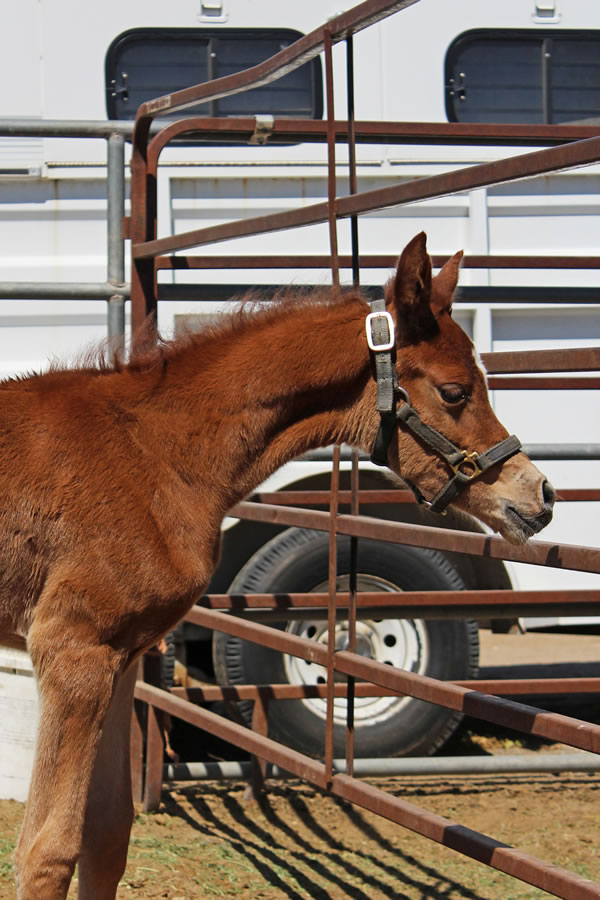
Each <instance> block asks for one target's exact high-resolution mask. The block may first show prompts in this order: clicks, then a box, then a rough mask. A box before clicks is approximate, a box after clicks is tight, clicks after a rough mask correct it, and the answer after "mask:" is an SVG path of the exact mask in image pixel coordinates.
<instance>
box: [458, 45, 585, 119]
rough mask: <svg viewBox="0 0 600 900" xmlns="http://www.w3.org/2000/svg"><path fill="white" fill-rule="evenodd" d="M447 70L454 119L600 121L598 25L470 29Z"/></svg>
mask: <svg viewBox="0 0 600 900" xmlns="http://www.w3.org/2000/svg"><path fill="white" fill-rule="evenodd" d="M445 77H446V113H447V116H448V120H449V121H450V122H497V123H511V124H513V123H522V124H526V125H527V124H528V125H538V124H548V125H551V124H560V123H563V122H571V123H580V124H599V123H600V31H592V30H589V31H567V30H564V31H556V30H552V31H539V30H538V29H537V28H536V29H529V30H525V29H524V30H519V29H516V30H500V29H486V30H483V29H478V30H475V31H467V32H465V33H464V34H461V35H460V36H459V37H457V38H456V39H455V40H454V41H453V42H452V44H451V45H450V47H449V48H448V52H447V54H446V76H445Z"/></svg>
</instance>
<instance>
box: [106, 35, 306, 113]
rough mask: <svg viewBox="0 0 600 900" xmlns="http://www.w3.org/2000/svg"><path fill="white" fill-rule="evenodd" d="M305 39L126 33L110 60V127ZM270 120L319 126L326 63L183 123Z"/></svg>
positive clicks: (209, 106)
mask: <svg viewBox="0 0 600 900" xmlns="http://www.w3.org/2000/svg"><path fill="white" fill-rule="evenodd" d="M301 36H302V35H301V34H300V33H299V32H295V31H290V30H289V29H278V30H277V29H264V28H262V29H246V30H229V31H227V30H219V31H217V30H215V31H210V30H206V29H203V28H198V29H187V28H181V29H160V28H140V29H135V30H133V31H126V32H124V33H123V34H121V35H119V37H117V38H115V40H114V41H113V42H112V44H111V45H110V47H109V49H108V52H107V54H106V108H107V113H108V117H109V119H134V118H135V115H136V112H137V109H138V106H140V104H141V103H144V102H145V101H146V100H152V99H154V98H155V97H160V96H162V95H163V94H170V93H173V92H174V91H177V90H180V89H182V88H186V87H190V86H191V85H194V84H200V83H201V82H204V81H208V80H210V79H212V78H219V77H221V76H223V75H230V74H232V73H234V72H240V71H242V70H243V69H248V68H249V67H250V66H255V65H257V64H258V63H260V62H263V60H265V59H268V58H269V57H270V56H274V55H275V53H278V52H279V51H280V50H282V49H283V48H284V47H288V46H289V45H290V44H292V43H293V42H294V41H296V40H297V39H298V38H299V37H301ZM256 114H270V115H275V116H291V117H294V118H320V117H321V116H322V114H323V89H322V80H321V62H320V60H319V59H314V60H312V61H311V62H309V63H306V65H304V66H301V67H300V68H299V69H295V70H294V71H293V72H290V73H289V74H288V75H285V76H284V77H283V78H280V79H279V80H278V81H274V82H272V83H271V84H268V85H265V86H263V87H260V88H254V90H252V91H246V92H245V93H241V94H234V95H233V96H231V97H223V98H221V99H220V100H215V101H211V102H210V103H203V104H199V105H198V106H195V107H191V108H189V109H186V110H183V111H182V112H180V113H178V116H182V117H183V116H198V115H201V116H202V115H204V116H252V115H256Z"/></svg>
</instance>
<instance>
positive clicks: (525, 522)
mask: <svg viewBox="0 0 600 900" xmlns="http://www.w3.org/2000/svg"><path fill="white" fill-rule="evenodd" d="M506 516H507V518H508V520H509V523H510V524H511V525H512V526H514V527H516V529H517V530H518V532H519V535H520V538H521V540H522V541H527V540H529V538H530V537H533V535H534V534H538V533H539V532H540V531H541V530H542V528H545V527H546V525H548V523H549V522H550V521H551V519H552V509H549V508H548V506H545V507H544V509H543V510H542V512H541V513H538V515H537V516H526V515H523V513H521V512H519V510H518V509H517V508H516V507H514V506H508V505H507V506H506Z"/></svg>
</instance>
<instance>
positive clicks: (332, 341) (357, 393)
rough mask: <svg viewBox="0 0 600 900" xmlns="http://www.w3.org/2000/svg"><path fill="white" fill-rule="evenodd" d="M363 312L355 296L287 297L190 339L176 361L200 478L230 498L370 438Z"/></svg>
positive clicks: (233, 499) (189, 451)
mask: <svg viewBox="0 0 600 900" xmlns="http://www.w3.org/2000/svg"><path fill="white" fill-rule="evenodd" d="M367 312H368V306H367V305H366V303H365V302H364V300H362V299H361V298H360V297H359V296H358V295H350V296H347V297H344V299H342V300H340V301H339V302H337V303H331V302H328V303H324V304H319V303H316V304H314V305H313V304H306V303H301V304H300V306H299V307H294V306H293V305H292V304H291V303H290V302H289V301H288V302H286V303H284V304H283V308H280V309H278V310H277V311H268V312H266V313H261V312H259V313H258V314H257V315H256V316H254V317H253V316H251V317H250V318H249V319H247V320H245V322H244V325H243V326H242V325H241V324H239V323H238V325H237V326H235V325H234V326H233V327H232V328H231V330H230V331H228V330H227V329H226V330H225V331H224V332H223V333H221V334H220V335H219V334H218V333H217V334H216V335H215V336H214V337H213V338H212V339H211V338H202V337H200V338H192V339H191V341H190V344H189V346H188V347H186V348H184V349H182V351H181V354H180V355H179V356H178V357H175V358H174V359H173V363H172V364H171V368H172V377H174V379H175V381H176V382H177V381H179V382H180V384H179V388H180V389H181V390H182V391H183V392H184V394H185V396H186V397H187V402H186V408H185V411H182V415H183V420H182V424H183V423H184V420H185V419H187V421H188V428H187V429H186V428H185V427H183V429H182V436H183V435H184V434H185V432H186V431H187V437H186V442H187V450H186V452H187V456H188V458H189V460H190V463H191V464H193V465H194V468H195V469H196V473H197V477H198V478H200V479H201V480H202V481H206V479H210V480H211V481H212V483H213V484H214V483H215V482H218V483H220V484H221V485H223V490H224V491H225V492H226V493H228V496H227V500H226V502H227V504H229V505H232V504H233V503H235V502H237V501H238V500H239V499H241V498H242V497H244V496H246V495H247V494H248V493H249V492H250V491H252V490H253V489H254V488H255V487H256V486H257V485H258V484H259V483H260V482H261V481H263V480H264V479H265V478H266V477H268V475H270V474H272V473H273V472H274V471H275V470H276V469H278V468H279V467H280V466H282V465H283V464H284V463H286V462H288V461H289V460H291V459H293V458H294V457H297V456H298V455H300V454H302V453H304V452H306V451H307V450H310V449H313V448H315V447H320V446H326V445H329V444H332V443H339V442H342V441H345V442H348V443H353V444H358V445H364V443H365V441H368V440H369V438H368V437H365V435H364V432H365V430H367V431H368V428H366V423H365V416H364V415H363V412H362V411H363V408H366V404H365V401H364V395H365V392H367V393H368V392H369V390H370V389H372V388H373V385H372V383H371V381H370V367H369V355H368V349H367V344H366V339H365V335H364V323H365V315H366V313H367ZM173 387H174V388H175V385H174V386H173ZM174 394H175V390H174V391H173V394H172V395H174ZM369 408H370V407H369ZM367 418H369V419H370V417H367ZM192 423H193V424H192ZM173 427H174V428H176V427H177V425H176V424H175V423H173ZM192 432H193V433H192ZM369 435H370V432H369ZM191 461H193V463H192V462H191ZM225 486H226V487H225Z"/></svg>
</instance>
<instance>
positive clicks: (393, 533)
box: [230, 501, 600, 573]
mask: <svg viewBox="0 0 600 900" xmlns="http://www.w3.org/2000/svg"><path fill="white" fill-rule="evenodd" d="M230 515H232V516H238V517H240V518H244V519H250V520H252V521H254V522H270V523H271V524H274V525H290V526H292V525H297V526H298V527H300V528H315V529H316V530H317V531H328V530H329V514H328V513H327V512H324V511H322V510H314V509H311V510H307V509H297V508H295V507H284V506H275V505H271V504H268V503H252V502H249V501H244V502H243V503H238V504H237V505H236V506H234V507H233V509H231V510H230ZM336 531H337V533H338V534H347V535H350V536H353V537H358V538H360V537H364V538H378V539H379V540H382V541H390V542H391V543H394V544H407V545H408V546H410V547H429V548H430V549H432V550H449V551H452V552H454V553H470V554H472V555H474V556H484V557H489V558H490V559H504V560H511V561H512V562H525V563H530V564H532V565H534V566H550V567H552V568H556V569H573V570H575V571H580V572H595V573H600V548H598V547H581V546H577V545H575V544H552V543H549V542H547V541H538V540H532V541H529V543H528V544H526V545H524V546H515V545H513V544H509V543H508V542H507V541H505V540H503V538H501V537H498V536H496V535H488V534H473V533H471V532H465V531H454V530H451V529H446V528H436V527H433V526H429V525H416V524H412V523H411V524H406V523H404V522H389V521H382V520H379V519H375V518H373V517H372V516H352V515H346V514H341V515H338V516H337V517H336Z"/></svg>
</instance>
